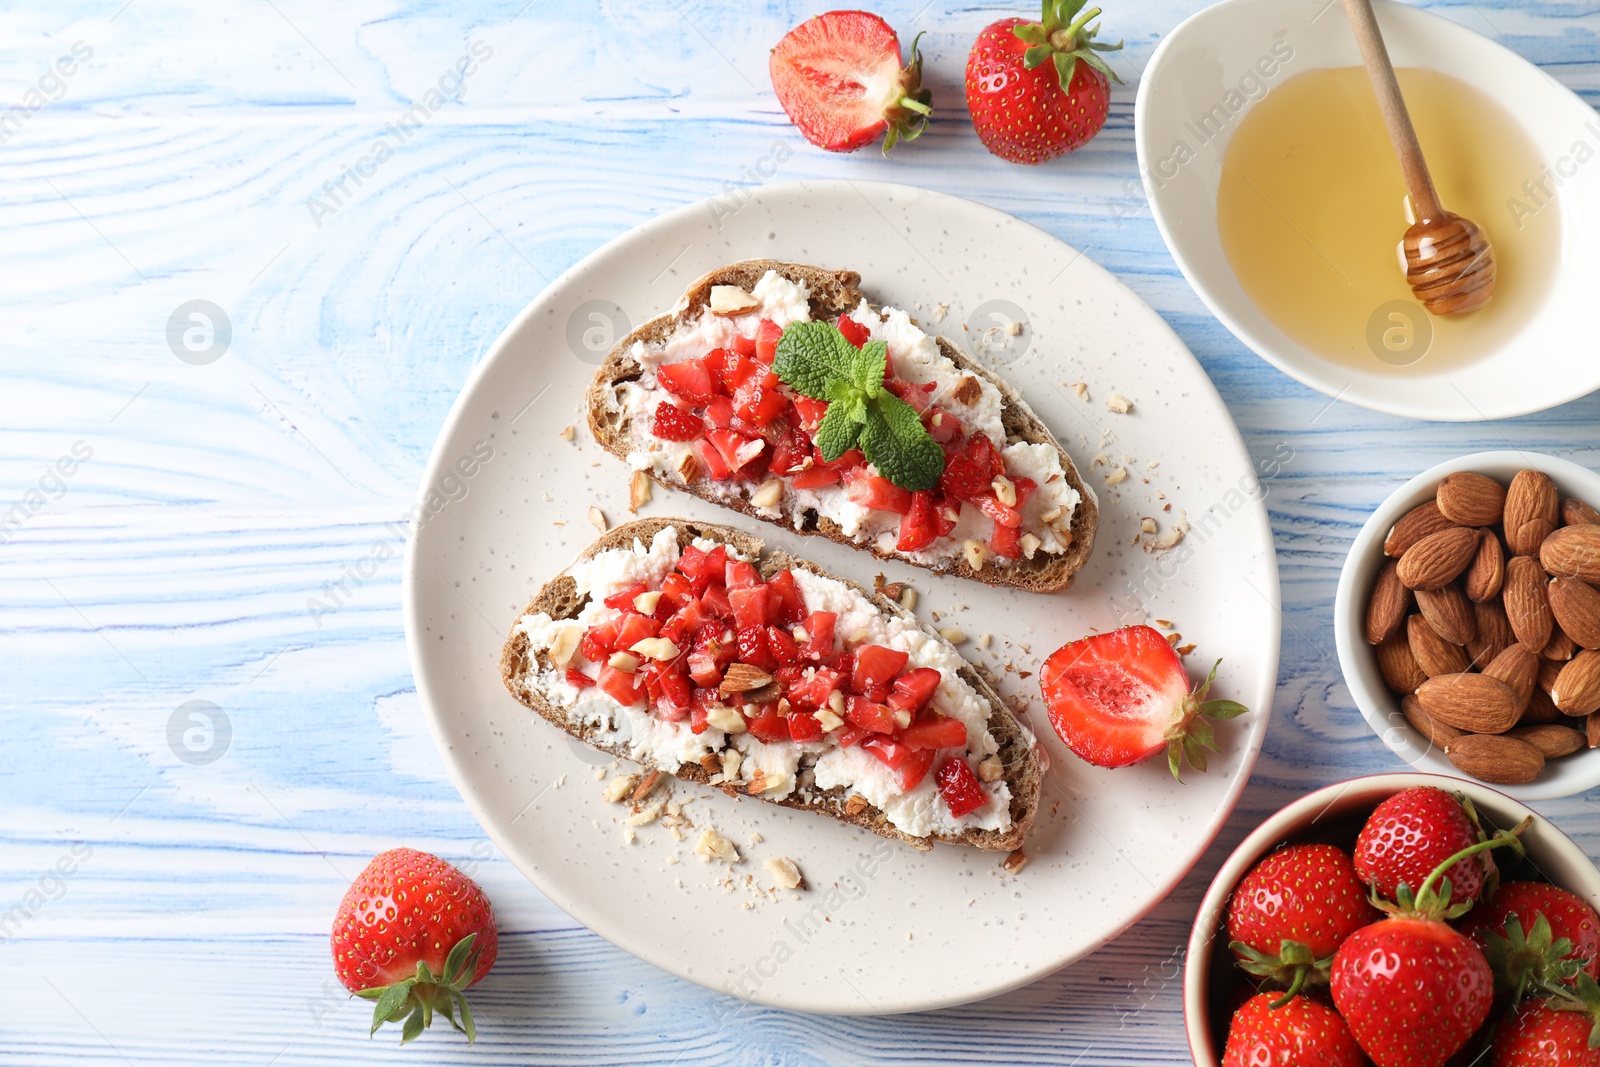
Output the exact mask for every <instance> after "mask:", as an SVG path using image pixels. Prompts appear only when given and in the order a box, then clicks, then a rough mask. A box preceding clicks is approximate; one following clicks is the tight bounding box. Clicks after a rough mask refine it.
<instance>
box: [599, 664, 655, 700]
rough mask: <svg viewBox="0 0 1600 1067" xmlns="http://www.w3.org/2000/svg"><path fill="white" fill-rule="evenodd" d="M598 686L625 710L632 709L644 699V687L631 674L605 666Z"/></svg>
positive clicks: (601, 669)
mask: <svg viewBox="0 0 1600 1067" xmlns="http://www.w3.org/2000/svg"><path fill="white" fill-rule="evenodd" d="M598 684H599V686H600V688H601V689H602V690H604V691H605V694H606V696H608V697H610V698H611V699H612V700H615V701H616V702H617V703H618V704H621V705H622V706H623V707H625V708H631V707H633V706H634V705H635V704H637V703H639V702H640V701H641V700H643V699H644V696H645V694H644V686H642V685H640V684H639V682H638V679H636V678H635V677H634V676H633V675H631V674H624V673H623V672H621V671H619V670H617V669H616V668H615V667H612V666H611V665H610V664H605V665H603V666H601V668H600V678H599V680H598Z"/></svg>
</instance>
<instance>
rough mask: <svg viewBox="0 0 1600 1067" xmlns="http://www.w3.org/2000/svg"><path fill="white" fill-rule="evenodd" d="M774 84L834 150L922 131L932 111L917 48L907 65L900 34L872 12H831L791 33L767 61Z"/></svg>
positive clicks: (808, 131)
mask: <svg viewBox="0 0 1600 1067" xmlns="http://www.w3.org/2000/svg"><path fill="white" fill-rule="evenodd" d="M768 70H769V73H770V74H771V76H772V88H773V90H774V91H775V92H776V93H777V95H778V103H779V104H781V105H782V106H783V110H784V112H785V113H786V114H787V115H788V116H789V121H790V122H793V123H794V124H795V126H796V128H798V129H799V130H800V132H801V134H802V135H804V137H805V138H806V140H808V141H810V142H811V143H812V144H814V145H816V146H817V147H819V148H825V149H827V150H828V151H830V152H853V151H855V150H856V149H858V148H861V147H863V146H865V145H869V144H871V143H873V142H874V141H876V140H877V139H878V138H879V137H883V136H885V134H886V133H887V134H888V135H889V136H888V138H887V140H886V143H885V148H884V150H885V151H886V152H887V151H888V149H889V148H891V147H893V144H894V142H895V141H897V140H899V139H901V138H905V139H908V140H909V139H911V138H914V137H915V136H917V134H919V133H921V131H922V127H923V126H924V125H925V124H926V122H927V114H928V112H929V110H930V109H929V107H928V100H929V98H930V94H927V92H926V91H925V90H923V89H922V88H921V86H920V80H921V61H920V60H919V59H918V58H917V56H916V47H915V45H913V47H912V60H911V63H910V65H909V66H906V67H904V68H902V67H901V65H900V38H899V36H898V35H897V34H896V33H895V32H894V28H893V27H891V26H890V25H889V24H888V23H887V22H885V21H884V20H883V19H881V18H879V17H878V16H877V15H874V14H871V13H870V12H866V11H830V12H827V13H826V14H823V15H818V16H817V17H815V18H812V19H808V20H806V21H805V22H802V23H801V24H800V25H799V26H796V27H795V28H794V29H792V30H790V31H789V32H788V33H787V34H786V35H785V36H784V38H783V40H781V41H779V42H778V46H777V47H776V48H774V49H773V50H772V56H771V58H770V60H769V61H768Z"/></svg>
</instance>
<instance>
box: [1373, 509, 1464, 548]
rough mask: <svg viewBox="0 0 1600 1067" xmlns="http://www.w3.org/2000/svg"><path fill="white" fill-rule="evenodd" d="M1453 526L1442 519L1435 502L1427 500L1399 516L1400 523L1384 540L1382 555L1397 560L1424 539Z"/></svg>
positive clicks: (1442, 516)
mask: <svg viewBox="0 0 1600 1067" xmlns="http://www.w3.org/2000/svg"><path fill="white" fill-rule="evenodd" d="M1454 525H1455V523H1453V522H1451V521H1450V520H1449V519H1447V518H1445V517H1444V513H1443V512H1442V511H1440V510H1439V505H1438V503H1437V502H1436V501H1433V500H1429V501H1427V502H1425V503H1422V504H1418V505H1417V506H1416V507H1414V508H1412V509H1411V510H1410V511H1408V512H1406V513H1405V514H1404V515H1402V516H1400V521H1399V522H1397V523H1395V524H1394V528H1393V529H1391V530H1390V531H1389V536H1388V537H1386V538H1384V541H1383V554H1384V555H1386V556H1391V557H1393V558H1394V559H1399V558H1400V557H1401V556H1403V555H1405V554H1406V549H1408V548H1410V547H1411V546H1412V545H1414V544H1416V543H1417V542H1418V541H1420V540H1422V539H1423V538H1424V537H1427V536H1428V535H1429V534H1431V533H1438V532H1439V531H1440V530H1443V529H1444V528H1446V527H1447V526H1454Z"/></svg>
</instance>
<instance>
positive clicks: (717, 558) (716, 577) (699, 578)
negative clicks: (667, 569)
mask: <svg viewBox="0 0 1600 1067" xmlns="http://www.w3.org/2000/svg"><path fill="white" fill-rule="evenodd" d="M689 547H690V548H693V547H694V546H693V545H690V546H689ZM697 551H698V550H697ZM680 566H682V565H681V564H680ZM727 569H728V549H727V547H726V546H724V545H718V546H717V547H716V548H713V549H712V550H711V551H710V552H707V553H706V555H705V559H704V560H703V561H702V562H701V564H700V570H699V572H698V573H696V574H695V575H694V593H695V596H705V593H706V588H707V587H708V586H710V585H711V583H712V582H720V581H722V580H723V576H724V575H725V574H726V573H727Z"/></svg>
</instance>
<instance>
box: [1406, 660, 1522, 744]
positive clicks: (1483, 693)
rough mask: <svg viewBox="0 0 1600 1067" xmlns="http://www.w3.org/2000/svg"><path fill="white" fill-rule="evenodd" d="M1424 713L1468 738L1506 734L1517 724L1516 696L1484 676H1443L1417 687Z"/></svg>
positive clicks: (1497, 680) (1496, 681)
mask: <svg viewBox="0 0 1600 1067" xmlns="http://www.w3.org/2000/svg"><path fill="white" fill-rule="evenodd" d="M1417 699H1418V700H1419V701H1421V702H1422V710H1423V711H1426V712H1427V713H1428V714H1429V715H1431V716H1433V717H1434V718H1435V719H1438V720H1439V721H1440V722H1445V723H1449V724H1450V725H1451V726H1454V727H1455V728H1456V729H1458V730H1463V731H1465V732H1466V733H1469V734H1503V733H1505V732H1506V731H1507V730H1509V729H1511V728H1512V727H1513V726H1515V725H1516V724H1517V720H1518V719H1519V718H1521V716H1522V708H1521V707H1520V706H1519V705H1518V704H1517V694H1516V692H1515V691H1513V690H1512V688H1511V687H1510V686H1509V685H1507V684H1506V683H1504V682H1502V681H1501V680H1500V679H1498V678H1490V677H1489V676H1488V675H1484V674H1441V675H1439V676H1438V677H1436V678H1429V679H1428V680H1427V681H1426V682H1423V683H1422V684H1421V685H1420V686H1418V687H1417Z"/></svg>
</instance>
